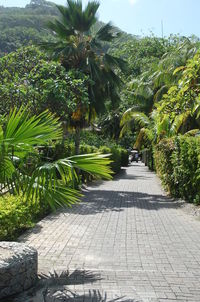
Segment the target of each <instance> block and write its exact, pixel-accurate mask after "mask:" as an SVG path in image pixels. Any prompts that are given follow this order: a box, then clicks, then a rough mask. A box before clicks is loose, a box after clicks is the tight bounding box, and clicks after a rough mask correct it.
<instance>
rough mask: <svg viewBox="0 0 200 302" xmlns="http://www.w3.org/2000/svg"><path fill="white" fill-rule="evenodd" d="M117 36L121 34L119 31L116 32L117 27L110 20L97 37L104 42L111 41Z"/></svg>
mask: <svg viewBox="0 0 200 302" xmlns="http://www.w3.org/2000/svg"><path fill="white" fill-rule="evenodd" d="M117 36H119V32H116V30H115V28H114V27H113V26H112V24H111V23H110V22H109V23H107V24H106V25H104V26H102V27H101V28H100V29H99V30H98V32H97V33H96V35H95V38H96V39H98V40H100V41H103V42H111V41H112V40H113V39H114V38H116V37H117Z"/></svg>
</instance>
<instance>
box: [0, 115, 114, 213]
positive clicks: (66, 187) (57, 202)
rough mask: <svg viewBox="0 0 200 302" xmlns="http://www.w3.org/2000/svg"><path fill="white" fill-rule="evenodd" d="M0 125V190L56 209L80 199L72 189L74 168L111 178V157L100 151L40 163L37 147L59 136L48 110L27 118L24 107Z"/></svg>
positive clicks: (59, 130) (57, 125)
mask: <svg viewBox="0 0 200 302" xmlns="http://www.w3.org/2000/svg"><path fill="white" fill-rule="evenodd" d="M0 124H1V126H0V184H1V193H3V192H4V191H5V190H7V191H9V192H11V193H13V194H20V195H22V196H23V198H24V200H29V201H32V202H35V203H37V202H38V201H42V202H45V203H49V205H50V206H51V207H52V208H56V207H57V206H63V205H68V206H70V205H72V204H73V203H75V202H77V201H78V200H79V198H80V196H81V194H80V192H79V191H77V190H75V189H74V188H73V184H74V180H75V179H76V178H77V174H76V169H81V170H83V171H85V172H88V173H91V174H92V175H94V176H96V177H100V178H105V179H110V178H111V170H110V168H109V167H108V165H109V163H110V160H109V159H108V158H107V156H105V155H101V154H88V155H79V156H73V157H70V158H66V159H60V160H57V161H55V162H41V160H40V156H39V149H40V147H41V146H43V145H45V144H47V143H49V142H50V141H52V140H59V139H61V136H62V131H61V128H60V124H59V122H58V120H57V119H56V118H55V117H54V116H53V115H52V114H50V113H49V112H47V111H46V112H44V113H42V114H40V115H39V116H38V117H36V116H31V117H30V116H28V115H27V114H26V111H25V110H23V109H20V110H19V111H17V110H16V109H15V110H14V111H12V112H11V113H10V115H9V116H8V117H3V118H2V119H1V123H0Z"/></svg>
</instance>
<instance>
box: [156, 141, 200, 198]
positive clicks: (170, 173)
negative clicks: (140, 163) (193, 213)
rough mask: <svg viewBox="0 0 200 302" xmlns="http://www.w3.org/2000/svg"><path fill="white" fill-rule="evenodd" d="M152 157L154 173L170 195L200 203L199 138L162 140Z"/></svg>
mask: <svg viewBox="0 0 200 302" xmlns="http://www.w3.org/2000/svg"><path fill="white" fill-rule="evenodd" d="M154 157H155V165H156V171H157V173H158V175H159V176H160V178H161V180H162V183H163V185H164V187H165V188H166V189H167V190H168V191H169V192H170V194H171V195H172V196H175V197H180V198H184V199H186V200H188V201H191V202H195V203H200V138H197V137H187V136H179V137H176V138H172V139H165V140H162V141H161V142H160V143H159V144H158V145H157V146H156V149H155V154H154Z"/></svg>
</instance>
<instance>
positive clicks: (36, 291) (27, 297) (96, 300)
mask: <svg viewBox="0 0 200 302" xmlns="http://www.w3.org/2000/svg"><path fill="white" fill-rule="evenodd" d="M100 280H102V278H101V276H100V274H96V273H93V272H91V271H79V270H75V271H74V272H72V273H70V272H68V271H63V272H62V273H61V274H57V273H56V272H54V273H49V274H48V275H39V279H38V282H37V284H36V286H35V287H33V288H31V289H30V290H28V291H26V292H24V293H22V294H20V295H18V296H15V297H10V298H6V300H2V302H67V301H69V302H72V301H75V302H115V301H119V302H120V301H121V302H139V300H137V301H136V300H135V299H126V297H115V298H112V299H110V298H109V297H108V295H107V293H106V292H105V291H104V293H102V292H100V290H98V289H88V291H87V292H86V291H83V293H81V291H80V288H78V293H77V292H76V287H74V285H75V286H76V285H80V286H81V285H83V284H86V283H89V284H91V283H94V282H97V281H100ZM91 287H92V285H91Z"/></svg>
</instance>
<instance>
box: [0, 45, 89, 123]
mask: <svg viewBox="0 0 200 302" xmlns="http://www.w3.org/2000/svg"><path fill="white" fill-rule="evenodd" d="M87 81H88V79H87V77H86V76H84V75H83V74H82V73H80V72H78V71H74V70H70V71H69V72H68V73H66V71H65V69H64V67H62V66H61V65H60V64H59V63H56V62H53V61H49V60H48V59H47V57H46V56H45V55H44V54H42V53H41V52H40V51H39V50H38V49H37V48H35V47H27V48H23V49H20V50H18V51H17V52H15V53H12V54H9V55H7V56H4V57H3V58H1V59H0V113H2V114H4V113H8V112H9V111H10V108H13V107H14V106H15V107H17V108H20V107H21V105H23V106H25V105H27V107H28V108H29V110H30V112H32V113H35V114H39V113H41V112H42V111H44V110H46V109H48V110H50V111H51V112H52V113H55V114H56V115H57V116H58V117H59V118H60V119H61V120H67V119H70V117H71V115H72V114H73V112H74V111H76V110H77V108H79V107H80V102H81V104H82V105H83V106H85V107H87V106H88V105H89V99H88V90H87Z"/></svg>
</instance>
